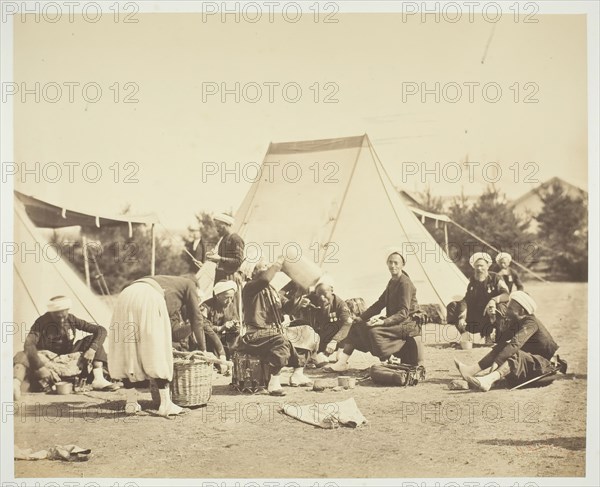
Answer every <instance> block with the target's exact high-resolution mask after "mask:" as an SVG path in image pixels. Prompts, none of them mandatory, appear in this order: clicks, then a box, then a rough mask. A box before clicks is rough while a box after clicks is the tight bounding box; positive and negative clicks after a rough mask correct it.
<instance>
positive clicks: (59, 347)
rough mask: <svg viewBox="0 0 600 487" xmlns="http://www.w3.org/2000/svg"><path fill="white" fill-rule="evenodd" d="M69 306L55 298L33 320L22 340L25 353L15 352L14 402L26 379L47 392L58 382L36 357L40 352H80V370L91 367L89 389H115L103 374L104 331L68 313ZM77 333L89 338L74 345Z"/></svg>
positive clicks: (60, 297) (65, 298)
mask: <svg viewBox="0 0 600 487" xmlns="http://www.w3.org/2000/svg"><path fill="white" fill-rule="evenodd" d="M71 305H72V303H71V299H69V298H67V297H65V296H55V297H53V298H52V299H50V301H49V302H48V311H47V312H46V313H44V314H43V315H42V316H40V317H39V318H38V319H37V320H35V323H34V324H33V326H32V327H31V330H30V331H29V334H28V335H27V338H26V339H25V345H24V350H23V351H22V352H18V353H17V354H16V355H15V357H14V359H13V395H14V396H15V399H18V398H19V397H20V394H21V383H22V382H23V381H24V380H25V378H26V377H28V378H29V380H30V381H31V382H32V383H39V385H40V386H41V388H42V389H43V390H46V391H47V390H49V389H50V387H51V386H52V385H53V383H55V382H58V381H59V380H60V377H58V376H57V374H56V373H53V372H52V371H51V370H50V369H48V368H47V367H46V366H45V362H44V361H43V360H42V358H41V357H40V356H39V354H38V352H39V351H41V350H49V351H50V352H53V353H56V354H58V355H65V354H70V353H74V352H81V354H82V356H81V359H80V366H81V367H83V366H85V365H88V364H91V365H92V366H93V369H92V372H93V377H94V379H93V382H92V387H93V388H94V389H96V390H114V389H118V386H116V385H114V384H112V383H111V382H109V381H108V380H106V378H105V377H104V374H103V366H104V365H106V352H105V351H104V348H103V346H102V344H103V343H104V340H105V339H106V335H107V331H106V329H105V328H103V327H102V326H100V325H98V324H95V323H88V322H87V321H84V320H82V319H80V318H77V317H76V316H74V315H72V314H71V313H69V311H70V308H71ZM77 330H79V331H83V332H85V333H90V334H89V335H88V336H86V337H85V338H83V339H82V340H78V341H75V333H76V331H77Z"/></svg>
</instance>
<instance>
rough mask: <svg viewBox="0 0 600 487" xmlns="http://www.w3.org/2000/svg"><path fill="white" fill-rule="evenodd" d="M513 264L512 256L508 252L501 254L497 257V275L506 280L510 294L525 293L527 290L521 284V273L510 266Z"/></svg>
mask: <svg viewBox="0 0 600 487" xmlns="http://www.w3.org/2000/svg"><path fill="white" fill-rule="evenodd" d="M511 262H512V255H510V254H509V253H508V252H500V253H499V254H498V255H497V256H496V264H497V265H498V270H497V272H496V274H498V275H499V276H500V277H502V279H504V282H505V283H506V286H507V287H508V292H509V293H512V292H513V291H523V289H525V288H524V287H523V283H522V282H521V277H520V276H519V273H518V272H517V271H515V270H514V269H513V268H512V267H511V266H510V263H511Z"/></svg>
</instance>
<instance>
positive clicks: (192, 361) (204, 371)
mask: <svg viewBox="0 0 600 487" xmlns="http://www.w3.org/2000/svg"><path fill="white" fill-rule="evenodd" d="M197 353H198V352H177V351H174V352H173V354H174V355H175V356H174V357H173V359H174V361H173V380H172V381H171V384H170V388H171V400H172V401H173V402H174V403H175V404H177V405H178V406H182V407H190V406H203V405H205V404H207V403H208V401H209V399H210V396H211V395H212V378H213V365H212V364H211V363H209V362H207V361H205V360H202V358H200V357H198V356H195V357H194V355H196V354H197ZM150 395H151V396H152V402H153V404H154V406H155V407H157V408H158V407H159V406H160V395H159V393H158V388H157V387H156V383H155V382H154V381H150Z"/></svg>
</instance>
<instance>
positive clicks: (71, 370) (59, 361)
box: [38, 350, 81, 378]
mask: <svg viewBox="0 0 600 487" xmlns="http://www.w3.org/2000/svg"><path fill="white" fill-rule="evenodd" d="M38 354H39V356H40V357H41V359H42V361H43V362H44V366H45V367H46V368H48V369H50V370H52V371H54V372H56V373H57V374H58V375H60V376H61V377H63V378H66V377H76V376H78V375H79V374H81V368H80V367H79V358H80V357H81V353H80V352H73V353H68V354H66V355H57V354H55V353H54V352H51V351H50V350H40V351H39V352H38Z"/></svg>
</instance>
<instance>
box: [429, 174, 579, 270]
mask: <svg viewBox="0 0 600 487" xmlns="http://www.w3.org/2000/svg"><path fill="white" fill-rule="evenodd" d="M540 198H541V200H542V202H543V207H542V210H541V212H540V213H539V215H537V216H535V217H533V218H535V220H537V222H538V224H539V225H538V230H537V232H536V233H532V232H531V231H530V230H529V228H530V222H531V219H523V218H520V217H518V216H517V215H516V214H515V213H514V211H513V210H512V208H511V206H510V204H509V201H508V200H507V199H506V196H505V195H504V194H503V193H501V192H500V191H499V190H497V189H496V188H495V187H493V186H491V187H488V188H487V189H486V190H485V191H484V192H483V193H482V194H481V195H480V196H479V197H478V198H477V200H476V201H474V202H472V203H471V202H469V201H468V200H467V198H465V197H464V195H460V196H458V197H457V198H455V199H454V201H453V202H452V204H451V205H450V207H449V208H448V209H447V210H446V214H447V215H448V216H449V217H450V218H451V219H452V221H454V222H456V223H457V224H458V225H460V226H462V227H464V228H465V229H466V230H468V231H469V232H472V233H473V234H475V235H477V236H478V237H479V238H481V239H483V240H485V241H486V242H487V243H489V244H490V245H492V246H493V247H495V248H496V249H498V250H500V251H502V252H508V253H510V254H511V255H512V256H513V259H514V260H516V261H517V262H519V263H521V264H523V265H524V266H526V267H528V268H530V269H532V270H534V271H537V272H541V273H543V274H544V275H545V276H546V277H547V278H549V279H555V280H573V281H587V278H588V274H587V273H588V270H587V269H588V207H587V200H585V199H583V198H580V197H571V196H569V195H568V194H566V193H565V192H564V191H563V189H562V187H561V185H560V183H558V182H556V183H554V184H553V185H552V186H551V187H549V188H548V189H546V190H544V191H543V192H542V193H540ZM421 200H422V204H423V207H424V209H425V210H426V211H429V212H432V213H444V206H443V201H442V199H441V198H439V197H436V196H435V195H433V194H432V192H431V190H430V189H427V190H426V191H424V192H423V193H422V194H421ZM425 226H426V228H427V229H428V230H429V232H430V233H431V234H432V235H433V237H434V238H435V239H436V241H437V242H438V243H439V244H440V245H442V246H443V245H444V244H445V236H444V229H443V224H442V223H441V222H436V221H434V220H431V219H426V220H425ZM447 233H448V244H449V245H448V253H449V258H450V259H452V260H453V261H454V262H455V263H456V264H457V265H458V267H459V268H460V269H461V270H462V271H463V272H464V273H465V274H466V275H467V276H468V275H470V274H471V267H470V265H469V257H470V255H471V254H472V253H473V252H478V251H485V252H488V253H490V255H491V256H492V257H495V254H496V253H495V252H493V251H492V250H491V249H490V247H488V246H487V245H485V244H483V243H481V242H480V241H479V240H477V239H476V238H474V237H472V236H471V235H469V234H468V233H467V232H465V231H463V230H462V229H460V228H459V227H457V226H456V225H454V224H452V223H448V224H447ZM521 274H522V275H523V277H528V273H527V272H525V271H522V272H521Z"/></svg>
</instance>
